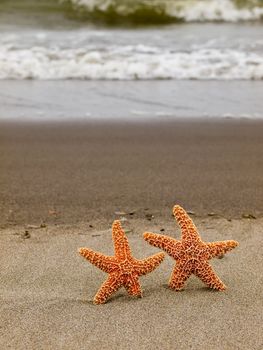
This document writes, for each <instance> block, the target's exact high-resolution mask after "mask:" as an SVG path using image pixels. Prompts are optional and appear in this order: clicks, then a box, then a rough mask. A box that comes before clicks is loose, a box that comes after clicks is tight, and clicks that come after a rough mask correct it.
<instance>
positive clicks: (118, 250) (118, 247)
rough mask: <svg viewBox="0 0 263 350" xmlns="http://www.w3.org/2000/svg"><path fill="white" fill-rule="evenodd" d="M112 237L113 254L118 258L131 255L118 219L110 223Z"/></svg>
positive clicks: (123, 258) (122, 258)
mask: <svg viewBox="0 0 263 350" xmlns="http://www.w3.org/2000/svg"><path fill="white" fill-rule="evenodd" d="M112 238H113V242H114V250H115V256H116V258H117V259H119V260H125V259H126V258H127V257H130V256H131V250H130V247H129V242H128V239H127V237H126V236H125V233H124V231H123V229H122V227H121V223H120V221H119V220H115V221H114V222H113V225H112Z"/></svg>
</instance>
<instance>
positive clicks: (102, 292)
mask: <svg viewBox="0 0 263 350" xmlns="http://www.w3.org/2000/svg"><path fill="white" fill-rule="evenodd" d="M121 286H122V280H121V279H120V278H119V275H118V274H111V275H110V276H109V277H108V279H107V280H106V281H105V282H104V283H103V285H102V286H101V287H100V289H99V290H98V292H97V294H96V295H95V297H94V300H93V302H94V304H104V303H106V301H107V300H108V299H109V297H110V296H111V295H112V294H113V293H114V292H116V291H117V290H118V289H119V288H120V287H121Z"/></svg>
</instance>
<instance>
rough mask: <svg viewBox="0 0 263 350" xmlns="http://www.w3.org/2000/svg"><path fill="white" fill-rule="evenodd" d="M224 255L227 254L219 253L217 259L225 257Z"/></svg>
mask: <svg viewBox="0 0 263 350" xmlns="http://www.w3.org/2000/svg"><path fill="white" fill-rule="evenodd" d="M224 256H225V254H221V255H218V256H217V259H223V257H224Z"/></svg>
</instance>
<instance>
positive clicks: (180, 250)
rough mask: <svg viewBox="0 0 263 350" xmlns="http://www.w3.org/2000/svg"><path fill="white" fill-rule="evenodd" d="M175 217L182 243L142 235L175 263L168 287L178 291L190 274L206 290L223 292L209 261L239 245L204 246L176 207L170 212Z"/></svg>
mask: <svg viewBox="0 0 263 350" xmlns="http://www.w3.org/2000/svg"><path fill="white" fill-rule="evenodd" d="M173 213H174V216H175V218H176V220H177V222H178V223H179V226H180V227H181V231H182V240H181V241H177V240H176V239H174V238H172V237H168V236H164V235H159V234H155V233H149V232H145V233H144V239H145V240H146V241H147V242H149V243H150V244H151V245H153V246H155V247H158V248H161V249H163V250H164V251H165V252H166V253H167V254H169V255H170V256H171V257H173V258H174V259H175V260H176V265H175V267H174V270H173V272H172V275H171V277H170V281H169V286H170V287H171V288H172V289H175V290H181V289H182V288H183V287H184V284H185V281H186V280H187V279H188V277H189V276H190V275H191V274H195V275H196V276H197V277H199V278H200V279H201V280H202V281H203V282H204V283H205V284H206V285H207V286H208V287H210V288H214V289H217V290H220V291H223V290H224V289H225V288H226V286H225V285H224V283H223V282H222V281H221V280H220V279H219V278H218V277H217V275H216V274H215V272H214V271H213V269H212V267H211V266H210V265H209V263H208V260H209V259H211V258H214V257H217V256H220V255H223V254H225V253H226V252H228V251H230V250H232V249H233V248H235V247H236V246H237V245H238V242H236V241H232V240H231V241H222V242H213V243H206V242H203V241H202V240H201V238H200V236H199V234H198V231H197V229H196V227H195V225H194V223H193V221H192V220H191V218H190V217H189V216H188V215H187V213H186V212H185V210H184V209H183V208H181V207H180V206H179V205H176V206H174V208H173Z"/></svg>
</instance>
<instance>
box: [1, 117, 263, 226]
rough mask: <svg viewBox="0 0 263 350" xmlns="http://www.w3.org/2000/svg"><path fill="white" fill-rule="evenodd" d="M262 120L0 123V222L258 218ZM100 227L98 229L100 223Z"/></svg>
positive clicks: (262, 187) (262, 185) (262, 193)
mask: <svg viewBox="0 0 263 350" xmlns="http://www.w3.org/2000/svg"><path fill="white" fill-rule="evenodd" d="M262 135H263V122H260V121H249V120H239V121H238V120H236V121H231V120H225V121H224V122H220V121H217V122H216V121H213V122H206V121H188V122H183V121H174V122H170V123H168V122H166V123H144V124H143V123H138V124H132V123H131V124H129V123H128V122H127V123H126V124H125V123H124V124H120V123H110V122H109V123H75V124H70V123H55V122H54V123H50V124H41V123H28V124H27V123H24V124H17V123H4V122H2V123H1V127H0V157H1V172H0V184H1V186H0V191H1V196H0V209H1V213H2V215H1V218H0V225H1V226H2V227H8V226H9V225H17V224H19V225H25V224H39V223H41V222H46V223H54V224H55V223H56V224H73V223H78V222H88V223H89V224H92V225H94V223H95V222H98V223H101V224H102V225H106V224H108V223H110V222H111V220H112V216H113V213H114V212H115V211H120V210H122V211H127V212H131V211H132V212H135V216H136V217H137V218H143V217H144V214H145V209H148V210H149V211H150V212H151V213H152V214H153V215H156V216H158V217H163V216H164V217H166V218H168V217H170V208H171V207H172V206H173V204H174V203H180V204H181V205H182V206H184V207H185V208H186V209H188V210H192V211H195V212H196V214H197V215H206V214H208V213H211V212H213V213H216V214H218V215H221V216H224V217H227V218H232V217H235V218H240V217H242V215H243V214H245V215H247V214H251V215H254V216H256V217H258V216H261V215H262V214H263V201H262V198H263V177H262V174H263V138H262ZM103 227H104V226H102V227H101V228H103Z"/></svg>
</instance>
